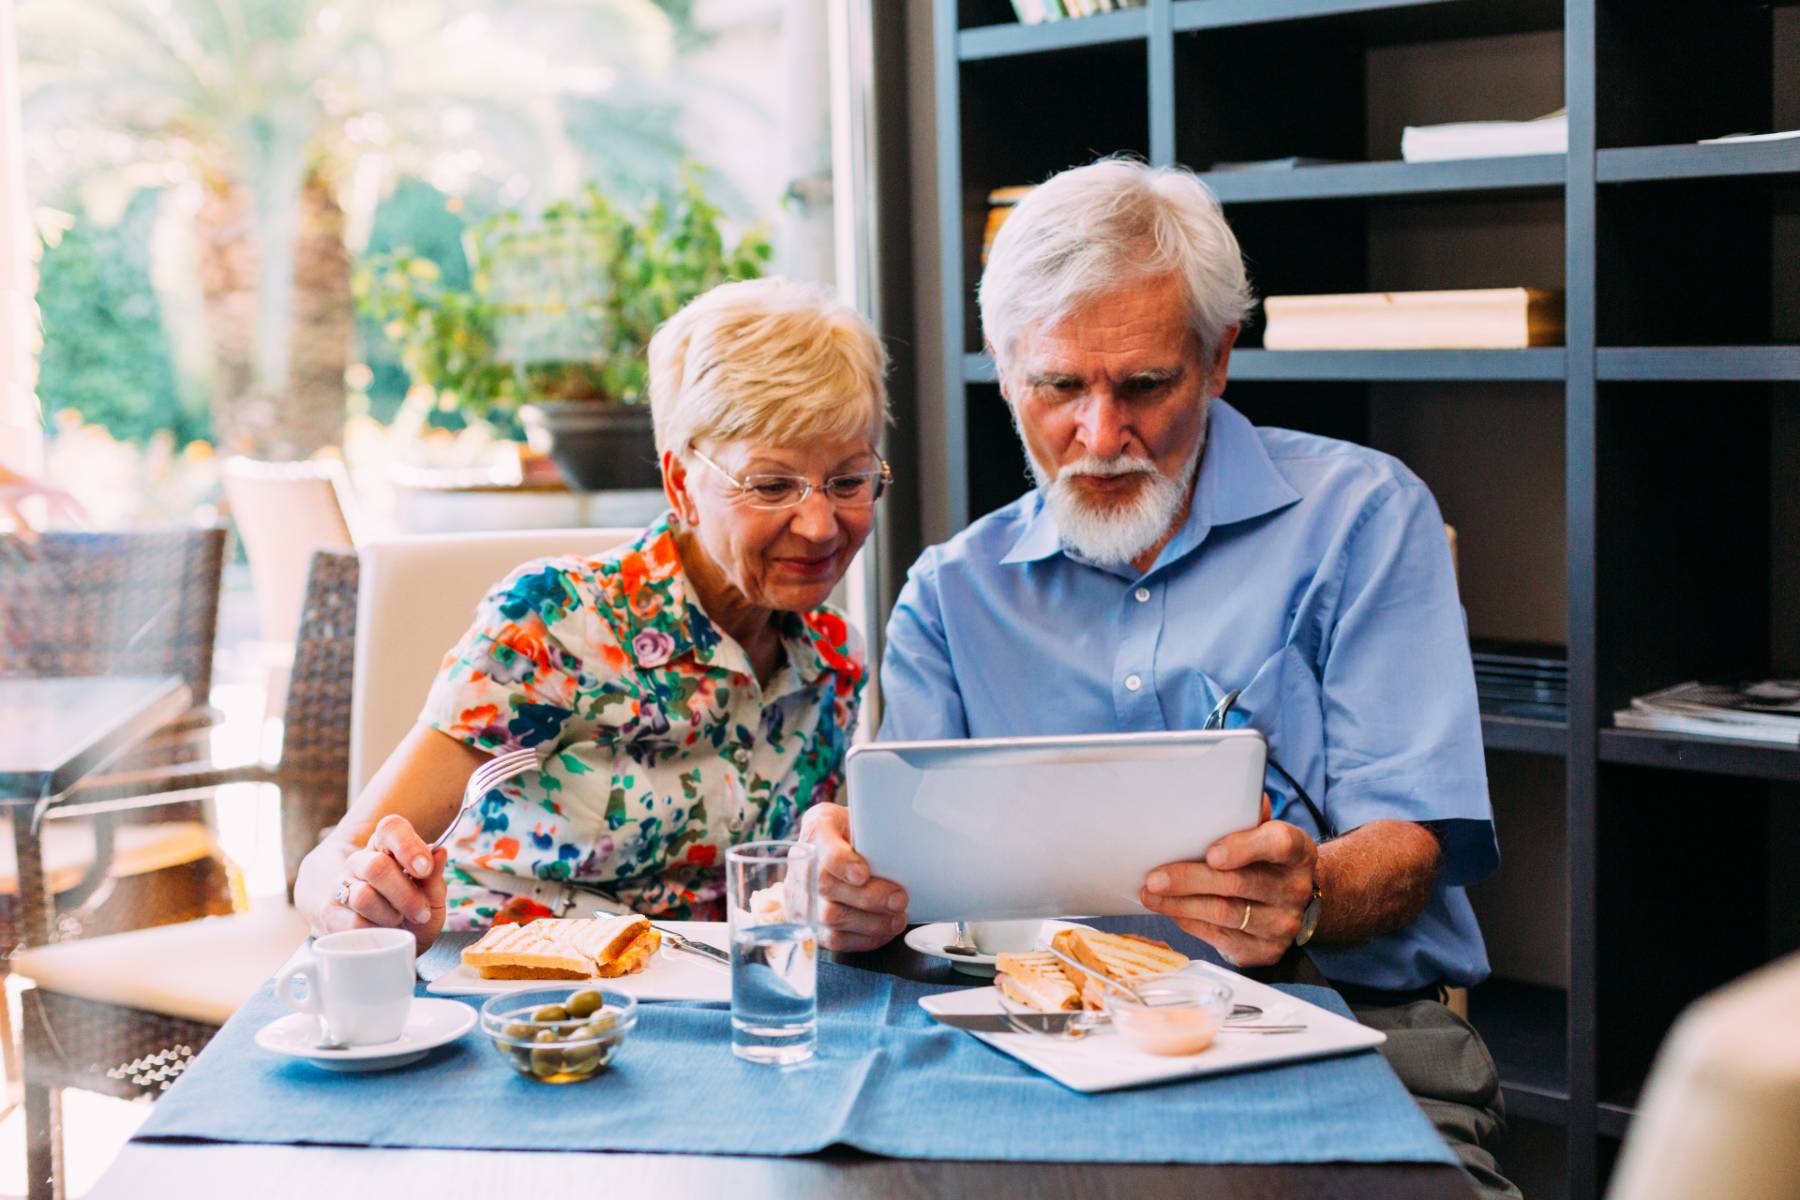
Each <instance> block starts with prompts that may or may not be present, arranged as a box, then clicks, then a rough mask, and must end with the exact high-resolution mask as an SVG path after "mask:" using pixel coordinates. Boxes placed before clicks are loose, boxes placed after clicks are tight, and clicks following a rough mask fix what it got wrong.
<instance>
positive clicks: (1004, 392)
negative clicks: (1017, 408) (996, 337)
mask: <svg viewBox="0 0 1800 1200" xmlns="http://www.w3.org/2000/svg"><path fill="white" fill-rule="evenodd" d="M981 348H982V349H983V350H985V351H987V356H988V360H989V361H990V362H992V363H993V364H994V376H995V378H997V379H998V380H999V381H1000V397H1001V399H1003V400H1005V401H1006V402H1007V403H1008V404H1011V403H1012V385H1011V383H1010V382H1009V381H1008V380H1007V378H1006V372H1005V371H1002V370H1001V369H1000V356H999V355H998V354H996V353H994V343H992V342H990V341H988V340H987V339H986V338H982V339H981Z"/></svg>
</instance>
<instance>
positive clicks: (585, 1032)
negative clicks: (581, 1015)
mask: <svg viewBox="0 0 1800 1200" xmlns="http://www.w3.org/2000/svg"><path fill="white" fill-rule="evenodd" d="M612 1031H613V1024H612V1022H611V1021H604V1022H602V1021H590V1022H589V1023H588V1024H586V1025H583V1026H582V1027H581V1028H580V1029H577V1030H576V1031H575V1036H576V1037H581V1038H593V1039H595V1040H596V1041H605V1040H606V1039H607V1038H609V1037H611V1036H612Z"/></svg>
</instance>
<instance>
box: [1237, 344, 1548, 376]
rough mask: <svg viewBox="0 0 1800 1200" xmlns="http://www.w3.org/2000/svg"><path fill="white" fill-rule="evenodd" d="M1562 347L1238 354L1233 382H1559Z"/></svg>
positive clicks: (1256, 351) (1240, 352) (1245, 352)
mask: <svg viewBox="0 0 1800 1200" xmlns="http://www.w3.org/2000/svg"><path fill="white" fill-rule="evenodd" d="M1566 362H1567V356H1566V355H1565V354H1564V351H1563V348H1562V347H1561V346H1542V347H1537V348H1535V349H1531V350H1236V351H1233V352H1232V355H1231V378H1232V379H1235V380H1240V381H1250V380H1277V379H1279V380H1286V379H1292V380H1309V379H1316V380H1350V381H1357V380H1366V381H1368V382H1381V383H1385V382H1406V381H1408V380H1420V381H1431V380H1484V379H1506V380H1516V379H1538V380H1558V379H1561V378H1563V376H1564V375H1565V374H1566V368H1565V364H1566Z"/></svg>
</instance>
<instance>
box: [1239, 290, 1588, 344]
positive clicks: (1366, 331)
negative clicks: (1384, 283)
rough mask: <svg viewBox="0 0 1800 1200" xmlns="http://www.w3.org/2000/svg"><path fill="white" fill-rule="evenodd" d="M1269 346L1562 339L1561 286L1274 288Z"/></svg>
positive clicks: (1266, 305)
mask: <svg viewBox="0 0 1800 1200" xmlns="http://www.w3.org/2000/svg"><path fill="white" fill-rule="evenodd" d="M1263 315H1264V319H1265V320H1266V322H1267V325H1266V328H1265V329H1264V332H1263V346H1264V347H1265V348H1266V349H1269V350H1516V349H1523V348H1524V347H1527V346H1560V345H1561V344H1562V340H1563V294H1562V293H1561V292H1560V291H1544V290H1540V289H1538V288H1476V289H1472V290H1468V291H1456V292H1360V293H1353V294H1350V295H1341V296H1270V297H1269V298H1268V299H1266V300H1264V301H1263Z"/></svg>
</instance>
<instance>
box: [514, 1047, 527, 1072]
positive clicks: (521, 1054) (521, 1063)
mask: <svg viewBox="0 0 1800 1200" xmlns="http://www.w3.org/2000/svg"><path fill="white" fill-rule="evenodd" d="M512 1060H513V1065H514V1066H516V1067H518V1068H519V1070H521V1071H525V1072H530V1070H531V1051H529V1050H514V1051H513V1052H512Z"/></svg>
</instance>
